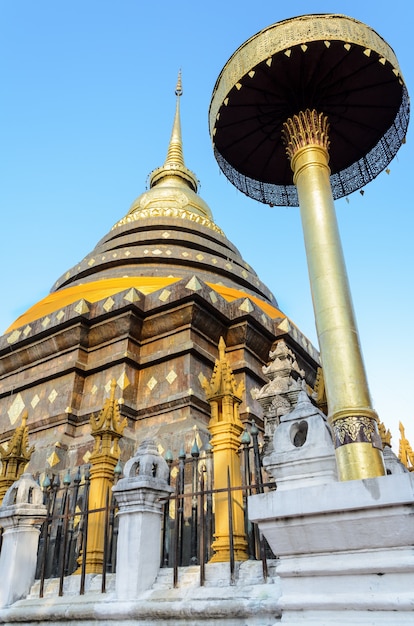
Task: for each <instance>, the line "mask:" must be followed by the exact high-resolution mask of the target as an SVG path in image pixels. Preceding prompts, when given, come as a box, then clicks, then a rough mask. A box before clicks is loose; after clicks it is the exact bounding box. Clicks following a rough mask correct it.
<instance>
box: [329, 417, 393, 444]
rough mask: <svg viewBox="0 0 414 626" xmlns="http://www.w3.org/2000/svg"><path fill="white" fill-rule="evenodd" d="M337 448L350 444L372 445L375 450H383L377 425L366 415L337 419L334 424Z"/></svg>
mask: <svg viewBox="0 0 414 626" xmlns="http://www.w3.org/2000/svg"><path fill="white" fill-rule="evenodd" d="M332 430H333V435H334V444H335V448H339V447H340V446H345V445H347V444H349V443H370V444H371V445H372V446H373V447H374V448H378V449H379V450H382V441H381V437H380V436H379V433H378V429H377V423H376V421H375V420H374V419H372V418H370V417H366V416H364V415H358V416H355V415H351V416H349V417H342V418H340V419H337V420H335V421H334V423H333V424H332Z"/></svg>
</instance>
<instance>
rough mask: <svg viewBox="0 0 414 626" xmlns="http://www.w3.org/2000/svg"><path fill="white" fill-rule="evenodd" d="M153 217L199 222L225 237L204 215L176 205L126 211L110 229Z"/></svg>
mask: <svg viewBox="0 0 414 626" xmlns="http://www.w3.org/2000/svg"><path fill="white" fill-rule="evenodd" d="M154 217H168V218H169V217H174V218H179V219H186V220H190V221H191V222H196V223H197V224H201V226H206V227H207V228H210V229H211V230H214V231H215V232H216V233H219V234H220V235H223V237H225V234H224V233H223V231H222V230H221V228H219V226H217V224H215V223H214V222H212V221H211V220H209V219H207V218H206V217H202V216H201V215H198V214H197V213H193V212H192V211H188V210H187V209H179V208H177V207H169V208H161V207H160V208H158V207H154V208H149V209H138V210H137V211H134V212H133V213H128V214H127V215H125V217H123V218H122V219H120V220H119V222H117V223H116V224H115V225H114V226H112V229H111V230H114V229H115V228H118V227H119V226H124V225H125V224H129V223H131V222H135V221H136V220H142V219H151V218H154Z"/></svg>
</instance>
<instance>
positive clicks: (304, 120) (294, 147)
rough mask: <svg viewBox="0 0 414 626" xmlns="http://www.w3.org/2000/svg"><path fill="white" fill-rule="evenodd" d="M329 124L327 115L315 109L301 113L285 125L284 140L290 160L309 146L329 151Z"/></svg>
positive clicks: (283, 129)
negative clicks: (301, 149) (300, 150)
mask: <svg viewBox="0 0 414 626" xmlns="http://www.w3.org/2000/svg"><path fill="white" fill-rule="evenodd" d="M328 132H329V122H328V118H327V116H326V115H324V114H323V113H318V112H317V111H315V109H313V110H312V111H311V110H310V109H306V110H305V111H300V112H299V114H298V115H294V116H293V117H289V118H288V119H287V120H286V122H285V123H284V124H283V128H282V140H283V143H284V144H285V146H286V154H287V155H288V157H289V159H292V157H293V155H294V154H295V153H296V152H297V151H298V150H299V149H300V148H305V147H306V146H309V145H317V146H322V147H323V148H325V149H326V150H327V151H328V150H329V136H328Z"/></svg>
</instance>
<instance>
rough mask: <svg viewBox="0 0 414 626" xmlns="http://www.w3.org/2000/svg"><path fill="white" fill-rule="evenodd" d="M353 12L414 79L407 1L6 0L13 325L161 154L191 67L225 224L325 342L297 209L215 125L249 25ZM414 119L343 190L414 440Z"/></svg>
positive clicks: (197, 133) (354, 255) (346, 216)
mask: <svg viewBox="0 0 414 626" xmlns="http://www.w3.org/2000/svg"><path fill="white" fill-rule="evenodd" d="M310 12H312V13H332V12H335V13H343V14H346V15H349V16H351V17H354V18H356V19H359V20H361V21H363V22H365V23H366V24H368V25H370V26H371V27H372V28H374V29H375V30H376V31H377V32H378V33H379V34H380V35H381V36H382V37H383V38H384V39H385V40H386V41H387V42H388V43H389V44H390V45H391V46H392V47H393V48H394V50H395V52H396V54H397V57H398V59H399V62H400V67H401V69H402V73H403V75H404V78H405V81H406V84H407V86H408V90H409V91H411V92H412V91H413V90H414V64H413V45H412V38H413V23H414V8H413V4H412V3H411V2H407V1H406V0H394V2H392V3H390V2H385V0H377V1H376V2H372V1H366V2H361V0H358V1H354V0H349V1H345V0H344V1H342V2H341V1H340V0H337V1H336V2H330V1H328V0H326V1H322V0H321V1H316V0H315V1H313V2H311V1H310V0H301V1H299V0H291V1H290V2H284V3H282V2H276V1H275V0H271V1H268V0H260V1H259V2H251V1H247V0H238V1H237V2H236V1H232V0H231V1H227V2H226V1H223V0H220V1H218V0H209V1H208V2H193V1H189V0H175V2H174V1H170V0H169V1H167V0H159V1H158V2H147V1H144V0H116V1H115V0H60V1H59V2H57V1H56V0H37V1H36V2H34V1H33V0H1V2H0V58H1V59H2V61H1V64H0V103H1V104H0V208H1V224H2V226H1V233H2V237H1V245H0V267H1V274H0V288H1V306H0V331H1V332H3V331H4V330H6V328H7V327H8V326H9V324H11V323H12V322H13V321H14V320H15V319H16V318H17V317H18V315H20V314H21V313H22V312H24V311H25V310H26V309H27V308H28V307H29V306H31V305H32V304H34V303H35V302H36V301H38V300H39V299H41V298H42V297H44V296H45V295H46V294H47V293H48V291H49V290H50V288H51V286H52V285H53V283H54V282H55V280H56V279H57V278H58V277H59V276H60V275H61V274H63V273H64V272H65V271H66V270H67V269H69V268H70V267H72V266H73V265H75V264H76V263H77V262H78V261H80V260H81V259H82V258H83V257H84V256H85V255H86V254H87V253H88V252H89V251H91V250H92V249H93V247H94V246H95V244H96V242H97V241H98V240H99V239H100V238H101V237H102V236H104V235H105V234H106V233H107V231H108V230H109V229H110V228H111V226H112V225H113V224H114V223H115V222H116V221H117V220H118V219H120V218H121V217H123V215H125V213H126V212H127V210H128V209H129V206H130V205H131V203H132V201H133V200H134V198H135V197H136V196H138V195H139V194H140V193H142V192H143V191H144V190H145V188H146V184H147V177H148V174H149V172H150V171H151V170H153V169H154V168H156V167H158V166H160V165H162V163H163V161H164V159H165V155H166V149H167V144H168V140H169V137H170V132H171V125H172V120H173V114H174V107H175V97H174V88H175V83H176V78H177V73H178V70H179V68H181V69H182V75H183V88H184V95H183V97H182V99H181V112H182V132H183V141H184V154H185V161H186V165H187V167H189V168H190V169H191V170H193V171H194V172H195V173H196V174H197V176H198V178H199V179H200V183H201V186H200V194H201V195H202V197H203V198H204V200H205V201H206V202H207V203H208V204H209V205H210V208H211V209H212V211H213V214H214V218H215V221H216V223H217V224H218V225H219V226H220V227H221V228H222V229H223V230H224V231H225V233H226V235H227V237H228V238H229V239H230V240H231V241H232V242H233V243H234V244H235V245H236V246H237V247H238V248H239V250H240V251H241V253H242V255H243V257H244V259H245V260H246V261H247V262H248V263H250V265H252V266H253V267H254V269H255V270H256V272H257V273H258V274H259V276H260V278H261V279H262V280H263V281H264V282H265V283H266V284H267V285H268V287H269V288H270V289H271V290H272V291H273V293H274V294H275V296H276V298H277V300H278V302H279V306H280V308H281V309H282V310H283V311H284V312H285V313H286V315H288V316H289V317H290V318H292V319H293V321H294V322H295V323H296V324H297V325H298V326H299V328H300V329H301V330H302V332H304V334H306V335H307V336H308V337H309V338H310V339H311V340H312V341H313V343H314V344H315V345H316V346H317V339H316V332H315V325H314V318H313V310H312V303H311V296H310V291H309V285H308V276H307V266H306V260H305V254H304V245H303V237H302V230H301V225H300V217H299V210H298V209H295V208H290V209H288V208H276V207H275V208H270V207H268V206H265V205H262V204H259V203H256V202H255V201H253V200H251V199H250V198H247V197H245V196H243V194H241V193H240V192H238V191H237V190H236V189H235V188H234V187H233V186H232V185H231V184H230V183H229V182H228V181H227V179H226V178H225V177H224V175H223V174H221V173H220V170H219V167H218V165H217V163H216V161H215V159H214V155H213V151H212V148H211V141H210V137H209V134H208V107H209V104H210V98H211V93H212V90H213V86H214V83H215V81H216V78H217V76H218V74H219V72H220V71H221V69H222V67H223V65H224V64H225V63H226V61H227V60H228V58H229V56H230V55H231V54H232V53H233V52H234V51H235V50H236V48H237V47H238V46H239V45H241V44H242V43H243V42H244V41H245V40H246V39H248V38H249V37H251V36H252V35H253V34H255V33H256V32H258V31H259V30H261V29H262V28H265V27H266V26H268V25H270V24H272V23H274V22H277V21H279V20H282V19H285V18H288V17H293V16H295V15H301V14H304V13H310ZM411 137H412V131H410V129H409V132H408V136H407V143H406V145H404V146H403V147H402V148H401V150H400V152H399V153H398V155H397V157H396V158H395V159H394V161H393V162H392V163H391V165H390V174H389V175H387V174H386V173H385V172H384V173H382V174H381V175H380V176H379V177H378V178H377V179H376V180H374V181H373V182H372V183H370V184H369V185H368V186H367V187H366V188H365V190H364V192H365V193H364V195H363V196H362V195H361V194H360V193H359V192H356V193H354V194H352V195H351V196H350V197H349V202H346V201H345V199H341V200H338V201H337V202H336V207H337V214H338V220H339V225H340V232H341V237H342V242H343V247H344V253H345V258H346V263H347V268H348V274H349V278H350V283H351V289H352V294H353V301H354V308H355V311H356V316H357V320H358V326H359V331H360V339H361V343H362V348H363V353H364V358H365V363H366V368H367V372H368V379H369V383H370V388H371V393H372V397H373V403H374V407H375V408H376V410H377V411H378V413H379V415H380V418H381V419H382V420H383V421H384V423H385V424H386V426H387V427H389V428H390V429H391V430H392V433H393V446H394V449H396V450H397V449H398V438H399V432H398V421H399V420H401V421H402V422H403V423H404V425H405V427H406V433H407V435H408V436H409V438H410V440H411V444H412V445H413V447H414V404H413V401H412V395H413V394H412V393H411V386H412V385H413V388H414V372H413V366H412V362H413V354H414V336H413V313H412V311H413V305H414V301H413V300H414V295H413V267H414V211H413V208H414V207H413V204H414V202H413V191H412V187H413V186H412V178H413V171H412V170H413V168H412V164H413V163H414V159H413V156H414V148H413V145H412V143H411Z"/></svg>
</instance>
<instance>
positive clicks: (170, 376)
mask: <svg viewBox="0 0 414 626" xmlns="http://www.w3.org/2000/svg"><path fill="white" fill-rule="evenodd" d="M176 378H177V374H176V373H175V372H174V370H170V372H169V373H168V374H167V376H166V380H167V381H168V383H169V384H170V385H172V383H173V382H174V381H175V379H176Z"/></svg>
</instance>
